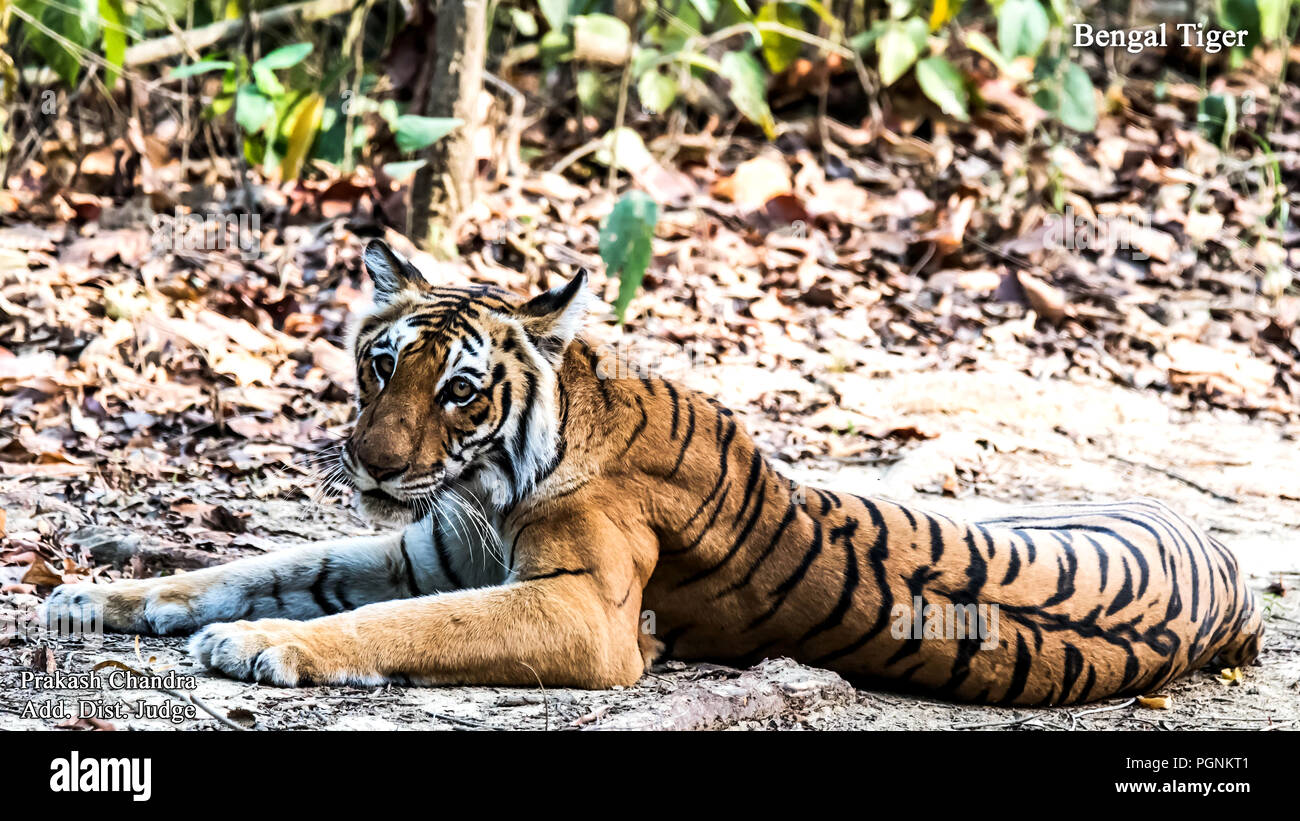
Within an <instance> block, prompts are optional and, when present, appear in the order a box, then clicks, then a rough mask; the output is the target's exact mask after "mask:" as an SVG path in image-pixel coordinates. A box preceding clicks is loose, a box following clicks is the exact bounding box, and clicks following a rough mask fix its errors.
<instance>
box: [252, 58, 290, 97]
mask: <svg viewBox="0 0 1300 821" xmlns="http://www.w3.org/2000/svg"><path fill="white" fill-rule="evenodd" d="M253 82H254V83H256V84H257V90H258V91H260V92H262V93H263V94H265V95H266V96H268V97H271V98H275V97H283V96H284V85H283V84H282V83H281V82H280V79H279V78H278V77H276V76H275V72H274V71H272V70H271V69H269V68H267V67H266V66H264V65H261V64H259V63H253Z"/></svg>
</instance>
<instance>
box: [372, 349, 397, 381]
mask: <svg viewBox="0 0 1300 821" xmlns="http://www.w3.org/2000/svg"><path fill="white" fill-rule="evenodd" d="M396 365H397V363H396V362H395V361H394V360H393V357H391V356H389V355H388V354H386V353H381V354H380V355H379V356H376V357H375V374H376V375H377V376H378V377H379V378H380V379H382V380H384V381H385V382H387V381H388V380H390V379H392V378H393V368H394V367H395V366H396Z"/></svg>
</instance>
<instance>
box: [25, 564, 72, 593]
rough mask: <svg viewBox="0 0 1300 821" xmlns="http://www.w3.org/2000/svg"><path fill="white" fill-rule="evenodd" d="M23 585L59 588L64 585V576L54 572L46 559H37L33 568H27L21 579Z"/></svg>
mask: <svg viewBox="0 0 1300 821" xmlns="http://www.w3.org/2000/svg"><path fill="white" fill-rule="evenodd" d="M21 581H22V583H23V584H36V585H44V586H46V587H58V586H59V585H61V584H63V574H61V573H56V572H54V570H53V569H51V568H50V566H49V564H47V563H46V562H45V560H44V559H39V558H38V559H37V560H36V561H34V562H32V566H31V567H29V568H27V572H26V573H24V574H23V577H22V579H21Z"/></svg>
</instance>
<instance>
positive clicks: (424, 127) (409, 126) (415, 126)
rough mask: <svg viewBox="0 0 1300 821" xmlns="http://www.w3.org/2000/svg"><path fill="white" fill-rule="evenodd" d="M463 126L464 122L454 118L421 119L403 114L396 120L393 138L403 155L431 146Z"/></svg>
mask: <svg viewBox="0 0 1300 821" xmlns="http://www.w3.org/2000/svg"><path fill="white" fill-rule="evenodd" d="M464 124H465V121H464V120H459V119H456V118H455V117H421V116H419V115H418V114H403V115H401V116H400V117H398V118H397V125H396V127H395V128H394V129H393V136H395V137H396V138H397V149H398V150H399V151H401V152H402V153H404V154H405V153H407V152H410V151H419V150H420V149H421V148H427V147H428V146H430V145H433V144H434V143H435V142H437V141H438V140H441V139H442V138H443V137H445V136H447V135H448V134H450V133H451V132H453V131H455V130H456V129H457V128H459V127H461V126H462V125H464Z"/></svg>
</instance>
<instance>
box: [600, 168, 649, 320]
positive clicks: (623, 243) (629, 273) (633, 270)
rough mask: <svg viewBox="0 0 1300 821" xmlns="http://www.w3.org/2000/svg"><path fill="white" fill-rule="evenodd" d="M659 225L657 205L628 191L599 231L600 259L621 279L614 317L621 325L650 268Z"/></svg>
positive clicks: (611, 273) (607, 269)
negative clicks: (653, 243)
mask: <svg viewBox="0 0 1300 821" xmlns="http://www.w3.org/2000/svg"><path fill="white" fill-rule="evenodd" d="M658 221H659V206H658V204H656V203H655V201H654V200H652V199H650V197H649V196H648V195H646V194H645V193H644V192H642V191H629V192H628V193H626V194H624V195H623V196H622V197H621V198H620V199H619V201H618V202H617V203H616V204H615V205H614V210H613V211H611V212H610V214H609V218H608V219H606V220H605V224H604V225H603V226H602V227H601V229H600V257H601V259H603V260H604V261H605V272H606V274H607V275H610V276H617V277H618V278H619V282H618V298H617V299H615V300H614V314H615V315H616V316H617V317H618V322H619V324H620V325H622V324H623V318H624V315H625V314H626V313H627V306H628V304H629V303H631V302H632V297H634V296H636V292H637V289H638V288H640V287H641V281H642V280H643V279H645V272H646V269H647V268H649V267H650V255H651V240H652V239H653V238H654V233H655V223H657V222H658Z"/></svg>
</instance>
